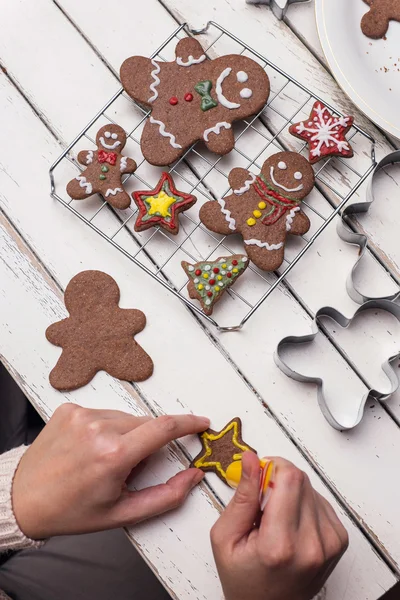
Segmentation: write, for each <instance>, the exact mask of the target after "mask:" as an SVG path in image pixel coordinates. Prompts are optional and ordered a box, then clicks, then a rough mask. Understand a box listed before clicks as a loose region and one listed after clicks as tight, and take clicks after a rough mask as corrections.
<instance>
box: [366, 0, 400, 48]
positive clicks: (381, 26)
mask: <svg viewBox="0 0 400 600" xmlns="http://www.w3.org/2000/svg"><path fill="white" fill-rule="evenodd" d="M364 2H365V3H366V4H368V5H369V7H370V10H369V11H368V12H367V13H366V14H365V15H364V16H363V18H362V21H361V30H362V32H363V34H364V35H366V36H367V37H369V38H373V39H375V40H378V39H380V38H383V37H384V36H385V35H386V33H387V30H388V29H389V22H390V21H400V0H364Z"/></svg>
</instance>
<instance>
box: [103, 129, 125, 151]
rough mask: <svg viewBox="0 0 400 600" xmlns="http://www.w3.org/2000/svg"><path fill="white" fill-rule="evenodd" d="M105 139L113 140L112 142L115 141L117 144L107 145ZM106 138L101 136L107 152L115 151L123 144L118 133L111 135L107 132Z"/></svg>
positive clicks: (105, 133)
mask: <svg viewBox="0 0 400 600" xmlns="http://www.w3.org/2000/svg"><path fill="white" fill-rule="evenodd" d="M104 137H106V138H107V139H110V138H111V139H112V140H115V142H114V143H113V144H107V142H106V141H105V139H104ZM104 137H103V136H101V138H100V142H101V145H102V146H103V147H104V148H107V150H115V148H118V146H119V145H120V144H121V142H120V141H119V140H118V134H116V133H111V132H110V131H105V132H104Z"/></svg>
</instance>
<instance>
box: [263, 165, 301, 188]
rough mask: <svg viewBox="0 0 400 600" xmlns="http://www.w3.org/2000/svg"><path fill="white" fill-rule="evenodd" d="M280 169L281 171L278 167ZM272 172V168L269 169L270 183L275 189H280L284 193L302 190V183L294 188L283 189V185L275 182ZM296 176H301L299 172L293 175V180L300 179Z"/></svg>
mask: <svg viewBox="0 0 400 600" xmlns="http://www.w3.org/2000/svg"><path fill="white" fill-rule="evenodd" d="M278 166H279V165H278ZM280 168H281V169H282V167H280ZM274 171H275V170H274V167H271V169H270V172H269V174H270V177H271V181H272V183H273V184H274V185H276V187H278V188H281V190H285V192H300V191H301V190H302V189H303V188H304V185H303V184H302V183H301V184H300V185H298V186H297V187H296V188H288V187H285V186H284V185H282V184H281V183H278V182H277V181H276V179H275V176H274ZM296 175H297V177H296ZM298 175H301V173H300V172H299V171H298V172H297V173H295V175H294V177H295V179H300V178H299V177H298ZM301 177H303V176H301Z"/></svg>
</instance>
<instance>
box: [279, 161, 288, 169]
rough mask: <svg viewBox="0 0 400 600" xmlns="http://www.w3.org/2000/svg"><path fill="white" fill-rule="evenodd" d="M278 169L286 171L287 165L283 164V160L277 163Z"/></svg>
mask: <svg viewBox="0 0 400 600" xmlns="http://www.w3.org/2000/svg"><path fill="white" fill-rule="evenodd" d="M278 169H282V171H284V170H285V169H287V164H286V163H285V162H283V160H281V161H280V162H278Z"/></svg>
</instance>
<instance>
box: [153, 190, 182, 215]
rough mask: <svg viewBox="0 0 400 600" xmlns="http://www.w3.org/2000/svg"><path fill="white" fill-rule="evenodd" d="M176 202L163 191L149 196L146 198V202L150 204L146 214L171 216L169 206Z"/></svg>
mask: <svg viewBox="0 0 400 600" xmlns="http://www.w3.org/2000/svg"><path fill="white" fill-rule="evenodd" d="M174 202H176V200H175V198H172V196H168V194H166V193H165V192H164V191H162V192H160V193H159V194H157V196H150V197H149V198H146V203H147V204H149V205H150V208H149V211H148V214H149V215H160V216H161V217H163V218H165V217H171V213H170V211H169V208H170V206H171V205H172V204H174Z"/></svg>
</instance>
